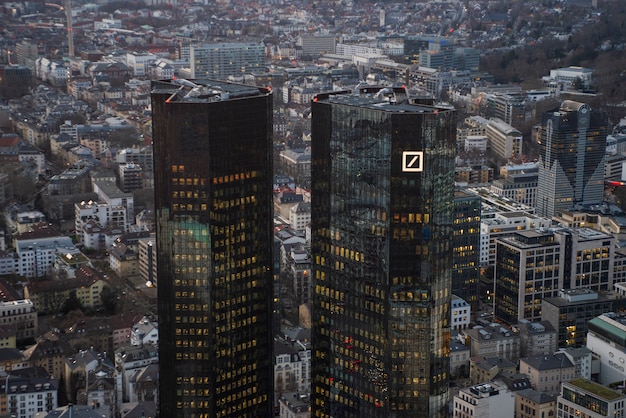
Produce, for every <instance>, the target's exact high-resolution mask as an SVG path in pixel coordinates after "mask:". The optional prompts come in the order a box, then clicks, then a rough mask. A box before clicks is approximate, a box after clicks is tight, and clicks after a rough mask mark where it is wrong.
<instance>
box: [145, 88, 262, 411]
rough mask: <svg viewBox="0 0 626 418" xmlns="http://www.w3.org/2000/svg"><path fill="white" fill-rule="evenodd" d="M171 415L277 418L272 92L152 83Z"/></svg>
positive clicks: (166, 404) (164, 394) (163, 396)
mask: <svg viewBox="0 0 626 418" xmlns="http://www.w3.org/2000/svg"><path fill="white" fill-rule="evenodd" d="M152 115H153V122H152V123H153V136H154V156H155V157H154V160H155V190H156V223H157V243H158V246H157V250H158V258H157V259H158V276H159V283H158V290H159V293H158V313H159V359H160V379H159V380H160V388H159V389H160V390H159V411H160V416H161V417H162V418H175V417H189V418H217V417H270V416H273V414H272V396H271V394H272V352H273V349H272V343H273V338H272V332H271V326H272V293H273V282H272V262H273V260H272V248H273V234H272V203H271V197H272V95H271V93H270V92H269V91H266V90H265V89H259V88H256V87H250V86H244V85H236V84H230V83H224V82H218V81H212V80H193V81H187V80H173V81H158V82H153V85H152Z"/></svg>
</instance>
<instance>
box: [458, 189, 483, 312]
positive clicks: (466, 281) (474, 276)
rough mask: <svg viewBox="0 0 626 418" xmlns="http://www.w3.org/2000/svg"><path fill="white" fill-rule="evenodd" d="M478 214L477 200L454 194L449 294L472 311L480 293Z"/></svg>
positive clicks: (460, 193)
mask: <svg viewBox="0 0 626 418" xmlns="http://www.w3.org/2000/svg"><path fill="white" fill-rule="evenodd" d="M480 214H481V198H480V196H477V195H474V194H470V193H467V192H465V191H463V190H457V191H455V193H454V241H453V242H454V245H453V247H454V252H453V256H452V267H453V270H452V293H454V294H455V295H457V296H458V297H460V298H462V299H463V300H465V301H466V302H467V303H469V304H470V305H472V309H476V310H478V308H479V300H478V296H479V293H480V292H479V290H478V289H479V286H478V284H479V282H480Z"/></svg>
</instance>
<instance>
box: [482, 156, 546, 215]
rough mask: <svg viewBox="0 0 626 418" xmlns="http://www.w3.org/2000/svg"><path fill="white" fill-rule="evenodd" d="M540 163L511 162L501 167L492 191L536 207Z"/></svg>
mask: <svg viewBox="0 0 626 418" xmlns="http://www.w3.org/2000/svg"><path fill="white" fill-rule="evenodd" d="M538 178H539V167H538V163H524V164H510V165H505V166H503V167H501V168H500V178H499V179H496V180H494V181H493V182H492V183H491V191H492V192H493V193H495V194H497V195H500V196H502V197H504V198H507V199H511V200H513V201H515V202H518V203H521V204H523V205H527V206H532V207H534V206H535V205H536V204H537V181H538Z"/></svg>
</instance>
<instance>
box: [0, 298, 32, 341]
mask: <svg viewBox="0 0 626 418" xmlns="http://www.w3.org/2000/svg"><path fill="white" fill-rule="evenodd" d="M0 324H2V326H11V327H14V329H15V338H16V339H17V340H18V341H23V340H25V339H27V338H34V337H35V336H37V335H38V333H39V329H38V320H37V311H36V310H35V307H34V305H33V302H32V301H30V300H28V299H21V300H14V301H8V302H0Z"/></svg>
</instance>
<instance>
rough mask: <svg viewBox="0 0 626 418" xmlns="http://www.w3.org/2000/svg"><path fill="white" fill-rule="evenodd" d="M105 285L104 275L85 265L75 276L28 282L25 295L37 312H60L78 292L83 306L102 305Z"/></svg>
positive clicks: (93, 306) (77, 295)
mask: <svg viewBox="0 0 626 418" xmlns="http://www.w3.org/2000/svg"><path fill="white" fill-rule="evenodd" d="M105 285H106V282H105V280H104V276H101V275H100V273H97V272H96V271H95V270H93V269H92V268H91V267H88V266H83V267H81V268H80V269H78V270H77V271H76V277H75V278H68V279H63V280H42V281H31V282H29V283H27V284H26V285H25V286H24V296H25V297H27V298H28V299H30V300H31V302H32V303H33V306H34V307H35V310H36V311H37V312H43V313H53V312H58V311H59V310H60V309H61V308H62V307H63V304H64V303H65V301H66V300H67V299H68V298H69V297H70V294H71V293H75V294H76V297H77V298H78V300H79V301H80V303H81V305H82V306H83V307H85V308H95V307H98V306H101V305H102V299H101V297H100V295H101V294H102V289H103V288H104V286H105Z"/></svg>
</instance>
